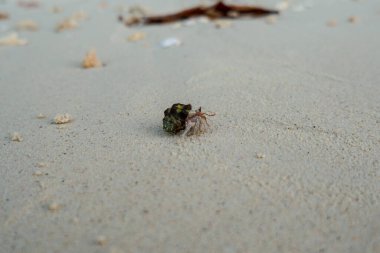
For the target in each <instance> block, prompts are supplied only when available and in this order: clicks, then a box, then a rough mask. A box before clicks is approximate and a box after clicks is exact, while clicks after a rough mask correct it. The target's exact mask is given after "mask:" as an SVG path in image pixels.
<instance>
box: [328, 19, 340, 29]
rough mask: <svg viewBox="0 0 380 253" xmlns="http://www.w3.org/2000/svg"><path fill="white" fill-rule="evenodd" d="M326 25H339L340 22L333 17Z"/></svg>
mask: <svg viewBox="0 0 380 253" xmlns="http://www.w3.org/2000/svg"><path fill="white" fill-rule="evenodd" d="M326 25H327V26H328V27H335V26H337V25H338V22H337V21H336V20H334V19H332V20H329V21H327V23H326Z"/></svg>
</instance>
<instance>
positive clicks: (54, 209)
mask: <svg viewBox="0 0 380 253" xmlns="http://www.w3.org/2000/svg"><path fill="white" fill-rule="evenodd" d="M61 208H62V205H60V204H58V203H57V202H52V203H51V204H49V206H48V209H49V211H51V212H57V211H59V210H60V209H61Z"/></svg>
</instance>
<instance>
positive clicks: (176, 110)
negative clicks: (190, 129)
mask: <svg viewBox="0 0 380 253" xmlns="http://www.w3.org/2000/svg"><path fill="white" fill-rule="evenodd" d="M190 111H191V105H190V104H188V105H184V104H180V103H177V104H173V105H172V107H171V108H167V109H166V110H165V112H164V115H165V117H164V118H163V120H162V121H163V129H164V130H165V131H166V132H168V133H173V134H177V133H179V132H180V131H181V130H184V129H185V128H186V118H187V116H188V115H189V112H190Z"/></svg>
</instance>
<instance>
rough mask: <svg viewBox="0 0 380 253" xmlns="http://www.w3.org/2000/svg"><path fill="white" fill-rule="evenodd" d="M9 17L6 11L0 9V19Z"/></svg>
mask: <svg viewBox="0 0 380 253" xmlns="http://www.w3.org/2000/svg"><path fill="white" fill-rule="evenodd" d="M8 18H9V14H8V13H7V12H3V11H0V20H5V19H8Z"/></svg>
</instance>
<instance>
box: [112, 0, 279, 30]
mask: <svg viewBox="0 0 380 253" xmlns="http://www.w3.org/2000/svg"><path fill="white" fill-rule="evenodd" d="M270 14H279V12H278V11H277V10H270V9H265V8H261V7H256V6H245V5H229V4H225V3H224V2H223V1H219V2H217V3H216V4H214V5H211V6H195V7H193V8H190V9H185V10H182V11H179V12H176V13H173V14H168V15H162V16H161V15H160V16H146V17H131V18H129V19H127V20H124V19H123V18H122V17H119V20H120V21H123V22H124V23H125V25H127V26H132V25H137V24H143V25H153V24H166V23H172V22H176V21H182V20H186V19H189V18H194V17H200V16H204V17H208V18H209V19H211V20H213V19H218V18H228V19H235V18H240V17H245V16H250V17H261V16H266V15H270Z"/></svg>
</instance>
